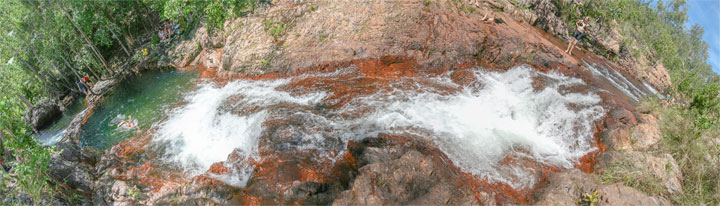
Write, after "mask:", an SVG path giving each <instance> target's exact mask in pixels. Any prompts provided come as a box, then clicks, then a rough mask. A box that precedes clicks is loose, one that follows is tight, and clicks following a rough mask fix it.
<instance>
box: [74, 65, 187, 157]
mask: <svg viewBox="0 0 720 206" xmlns="http://www.w3.org/2000/svg"><path fill="white" fill-rule="evenodd" d="M196 76H197V75H196V74H195V73H193V72H180V71H177V70H171V71H149V72H145V73H143V74H142V75H141V76H138V77H133V78H131V79H128V80H126V81H123V82H122V83H120V84H119V85H118V86H116V87H115V88H114V89H113V91H111V92H110V93H109V94H108V95H105V97H104V100H103V102H102V104H100V105H99V106H98V107H97V108H95V111H94V113H93V115H92V116H90V118H89V119H88V121H87V123H86V124H85V125H83V128H82V129H83V131H82V133H81V138H80V139H81V142H82V144H83V145H84V146H87V147H94V148H99V149H105V148H108V147H110V146H112V145H114V144H116V143H118V142H120V141H123V140H125V139H126V138H128V137H130V136H132V135H135V134H137V133H138V131H137V129H135V128H127V127H118V124H120V123H121V122H122V121H127V120H128V119H130V120H129V122H132V123H133V124H136V125H137V126H138V127H139V128H140V129H141V130H145V129H148V128H150V127H151V126H152V124H153V123H156V122H158V121H160V120H162V119H163V118H164V117H165V113H166V111H168V110H169V109H170V108H173V107H174V105H175V104H177V103H178V102H180V101H181V100H182V98H183V94H184V93H186V92H188V91H190V90H191V89H192V88H193V86H194V84H195V79H196V78H197V77H196Z"/></svg>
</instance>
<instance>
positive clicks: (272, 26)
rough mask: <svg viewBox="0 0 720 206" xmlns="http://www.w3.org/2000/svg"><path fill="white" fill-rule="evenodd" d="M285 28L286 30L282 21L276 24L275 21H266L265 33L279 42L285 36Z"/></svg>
mask: <svg viewBox="0 0 720 206" xmlns="http://www.w3.org/2000/svg"><path fill="white" fill-rule="evenodd" d="M285 28H286V25H285V23H283V22H281V21H278V22H275V21H270V20H265V27H264V29H265V32H267V33H268V34H269V35H270V36H272V37H273V38H275V40H277V39H278V38H279V37H280V36H282V35H283V33H284V31H285Z"/></svg>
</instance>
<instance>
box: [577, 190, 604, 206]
mask: <svg viewBox="0 0 720 206" xmlns="http://www.w3.org/2000/svg"><path fill="white" fill-rule="evenodd" d="M599 200H600V194H599V193H598V192H597V190H593V191H592V192H591V193H583V194H582V195H581V196H580V201H578V202H577V204H578V205H581V206H595V205H596V204H597V202H598V201H599Z"/></svg>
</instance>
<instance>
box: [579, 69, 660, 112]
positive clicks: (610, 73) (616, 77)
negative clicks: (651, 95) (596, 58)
mask: <svg viewBox="0 0 720 206" xmlns="http://www.w3.org/2000/svg"><path fill="white" fill-rule="evenodd" d="M585 68H587V69H588V70H590V72H592V74H593V75H594V76H595V77H597V78H602V79H606V80H608V82H610V84H612V85H613V87H615V88H616V89H618V90H620V91H622V92H623V93H625V96H627V97H630V98H632V99H633V100H635V101H636V102H637V101H640V98H642V97H644V96H646V95H648V94H647V92H645V91H643V90H641V89H639V88H637V87H636V86H635V84H633V83H632V82H630V80H628V79H627V78H625V76H623V75H622V74H620V72H618V71H615V70H609V69H606V68H603V67H601V66H597V65H590V64H588V63H587V62H586V63H585ZM649 91H652V90H649Z"/></svg>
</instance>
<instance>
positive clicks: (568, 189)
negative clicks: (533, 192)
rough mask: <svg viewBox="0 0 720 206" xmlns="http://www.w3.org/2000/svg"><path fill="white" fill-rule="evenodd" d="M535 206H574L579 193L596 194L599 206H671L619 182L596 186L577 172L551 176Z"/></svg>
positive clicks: (590, 177)
mask: <svg viewBox="0 0 720 206" xmlns="http://www.w3.org/2000/svg"><path fill="white" fill-rule="evenodd" d="M548 181H549V185H548V186H547V187H546V189H545V190H544V191H542V194H541V196H540V198H539V200H538V202H536V203H535V204H536V205H568V206H569V205H577V204H578V202H580V200H581V197H582V195H583V194H592V192H593V191H597V193H598V194H599V201H598V203H597V204H599V205H671V204H670V201H668V200H666V199H664V198H662V197H652V196H648V195H647V194H644V193H642V192H640V191H637V190H635V189H633V188H630V187H627V186H623V185H622V183H617V184H611V185H599V184H597V183H596V180H595V179H594V177H593V176H592V175H590V174H586V173H583V172H581V171H580V170H577V169H571V170H568V171H565V172H559V173H554V174H552V175H551V176H550V178H549V180H548Z"/></svg>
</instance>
